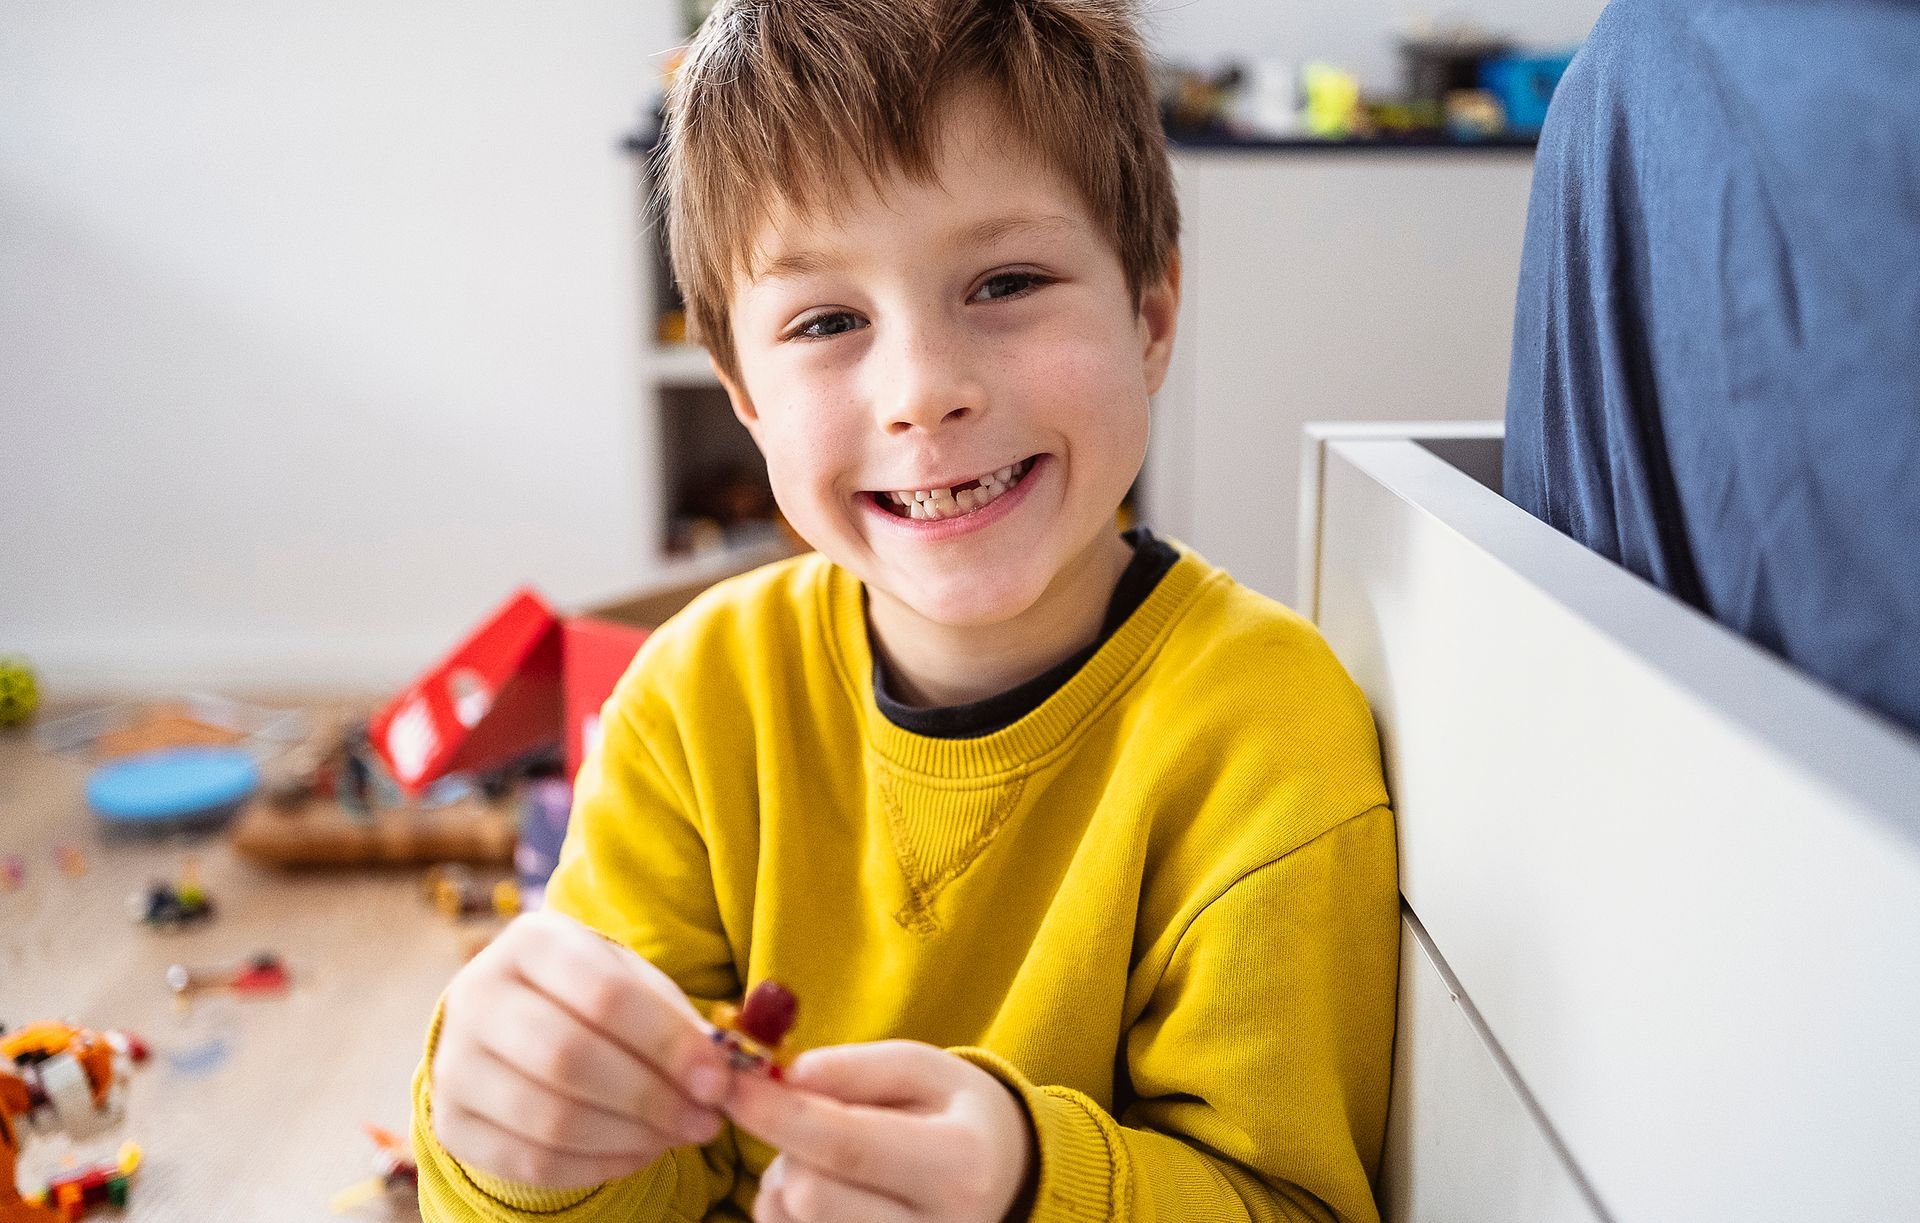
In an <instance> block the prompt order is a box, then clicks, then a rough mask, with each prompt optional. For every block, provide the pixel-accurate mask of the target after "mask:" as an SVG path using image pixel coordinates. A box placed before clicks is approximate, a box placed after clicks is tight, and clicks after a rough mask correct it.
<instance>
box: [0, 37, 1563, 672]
mask: <svg viewBox="0 0 1920 1223" xmlns="http://www.w3.org/2000/svg"><path fill="white" fill-rule="evenodd" d="M1150 3H1151V5H1152V7H1153V9H1154V12H1153V16H1152V22H1151V34H1152V37H1153V38H1154V40H1155V41H1156V43H1157V44H1158V46H1159V47H1160V48H1161V50H1162V51H1163V52H1164V53H1168V54H1177V55H1183V56H1186V57H1188V58H1194V59H1203V60H1204V59H1212V58H1217V57H1218V55H1219V54H1220V53H1221V52H1222V51H1224V50H1226V49H1228V48H1233V49H1236V50H1240V51H1245V52H1249V53H1260V54H1272V55H1276V56H1279V57H1282V58H1288V59H1304V58H1308V57H1309V56H1313V55H1324V56H1327V57H1331V58H1334V59H1345V60H1348V61H1351V62H1354V63H1355V64H1356V66H1363V65H1364V62H1365V59H1366V56H1368V55H1370V54H1373V55H1377V56H1378V57H1380V61H1381V62H1383V63H1385V64H1386V65H1387V67H1386V71H1387V72H1388V73H1391V71H1392V67H1391V48H1390V43H1389V41H1388V38H1387V34H1388V32H1389V31H1390V29H1391V28H1393V27H1395V26H1396V25H1398V24H1399V23H1400V22H1401V20H1402V18H1403V14H1402V13H1401V12H1400V11H1398V10H1397V9H1395V8H1394V7H1393V6H1392V5H1391V4H1389V3H1386V0H1370V2H1367V3H1335V2H1334V0H1314V2H1312V3H1293V4H1278V3H1271V2H1270V0H1237V2H1233V3H1229V2H1227V0H1150ZM1598 7H1599V6H1598V3H1597V0H1585V2H1581V0H1551V2H1550V3H1547V4H1545V5H1542V6H1538V7H1537V8H1536V7H1530V6H1527V5H1523V4H1522V3H1520V0H1486V3H1485V4H1484V5H1483V6H1482V11H1483V12H1484V13H1485V14H1487V16H1488V17H1489V19H1491V20H1494V21H1495V22H1496V23H1497V24H1508V25H1511V26H1512V27H1514V28H1515V29H1516V31H1521V32H1533V31H1544V34H1543V36H1549V35H1550V36H1552V37H1559V36H1560V32H1561V31H1564V32H1566V33H1567V34H1568V35H1569V36H1571V35H1576V34H1578V33H1579V32H1580V31H1581V30H1584V28H1585V24H1586V23H1587V22H1588V21H1590V20H1591V18H1592V15H1593V14H1594V13H1595V12H1597V10H1598ZM678 10H679V4H678V0H548V2H546V3H542V4H539V5H528V4H516V3H507V2H504V0H483V2H475V0H467V2H460V0H410V2H409V3H406V4H386V3H375V2H373V0H330V2H329V3H324V4H315V3H310V2H308V3H293V2H292V0H255V2H252V3H242V2H241V0H178V2H177V3H172V4H167V5H151V4H141V3H133V2H132V0H92V2H90V3H88V4H84V5H76V4H67V3H61V2H59V0H12V2H11V3H7V4H4V5H0V653H6V652H10V651H24V652H25V653H27V654H28V655H29V656H30V657H31V658H32V659H33V660H34V661H35V663H36V664H37V665H38V666H39V668H40V669H41V671H42V674H43V677H44V678H45V679H47V680H48V681H49V686H50V688H51V689H52V690H54V691H56V692H62V691H64V692H73V691H76V690H78V689H82V688H97V687H100V686H122V687H125V686H143V687H159V688H164V687H178V686H187V685H196V686H200V685H204V686H223V687H238V686H243V685H252V684H265V685H272V684H283V685H300V684H318V683H324V684H328V685H333V686H343V687H353V686H368V685H371V686H374V687H385V686H387V685H390V684H393V683H395V682H397V681H399V680H401V679H403V678H405V677H406V676H407V675H409V674H411V673H412V672H413V671H415V670H416V669H418V668H419V667H420V666H422V665H424V664H425V663H426V662H427V661H429V660H431V659H432V658H433V657H434V656H436V655H437V654H438V653H440V652H441V651H442V650H443V649H444V648H445V647H446V646H447V645H448V644H450V643H451V642H452V641H453V640H454V639H455V638H456V636H457V635H458V634H459V633H460V632H461V631H462V630H463V629H464V628H466V627H467V626H468V625H469V624H471V623H472V622H473V621H474V620H475V619H476V618H477V617H478V616H479V615H481V614H482V613H483V612H484V611H485V610H486V609H487V608H489V607H491V606H492V605H493V604H494V603H495V602H496V601H498V600H499V599H500V598H501V597H502V596H503V595H504V594H505V593H506V592H507V591H508V589H509V588H511V587H512V586H514V585H516V584H518V583H522V582H531V583H533V584H535V585H536V586H538V587H539V588H540V589H542V590H543V591H545V592H546V593H547V594H548V595H549V596H550V597H551V598H553V599H554V600H555V601H556V602H559V603H561V604H562V605H566V606H578V605H581V604H583V603H589V602H592V601H594V600H597V599H599V598H601V597H604V596H608V595H612V594H617V593H619V592H622V591H625V590H628V589H630V588H632V587H634V586H636V585H639V584H641V583H643V582H644V581H645V580H647V578H648V577H649V576H650V574H651V573H652V572H653V566H654V563H655V561H654V551H653V550H654V545H655V542H656V541H657V539H658V538H659V534H660V532H659V520H658V515H659V510H660V507H659V494H658V490H657V489H656V488H655V487H654V485H655V483H656V481H657V474H656V473H657V472H658V470H659V467H658V462H659V456H658V455H657V453H656V450H657V441H658V439H657V435H656V432H655V430H654V428H653V425H652V422H651V420H650V419H649V418H648V417H647V415H646V411H645V409H644V407H643V404H644V402H645V401H644V399H643V396H642V395H641V393H640V386H641V380H640V378H639V377H638V376H637V375H638V370H637V368H636V366H637V362H638V360H639V359H638V358H636V351H635V350H636V345H635V339H636V334H637V332H636V326H637V323H636V319H635V315H636V312H637V311H636V301H637V298H638V296H639V295H638V292H637V286H636V283H635V276H636V271H637V268H636V264H637V254H636V250H635V247H634V237H635V226H634V219H633V204H634V201H633V198H632V193H633V182H632V178H631V168H630V165H629V163H628V161H627V159H626V158H625V157H624V156H623V155H621V154H619V153H618V152H616V145H617V141H618V139H619V137H620V136H621V135H622V134H623V133H624V132H626V131H627V130H628V129H629V128H630V127H631V126H632V124H633V122H634V119H635V116H636V113H637V110H638V107H639V105H640V104H641V102H642V100H643V99H644V98H645V97H646V96H647V94H648V93H649V91H650V89H651V88H652V86H653V82H654V80H655V78H656V75H657V64H656V61H655V59H654V58H653V57H654V55H655V53H657V52H659V51H662V50H664V49H665V48H667V47H668V46H670V45H671V44H672V43H673V42H674V41H676V26H677V14H678Z"/></svg>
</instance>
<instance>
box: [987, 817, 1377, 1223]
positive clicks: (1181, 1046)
mask: <svg viewBox="0 0 1920 1223" xmlns="http://www.w3.org/2000/svg"><path fill="white" fill-rule="evenodd" d="M1398 894H1399V889H1398V883H1397V879H1396V871H1395V852H1394V834H1393V817H1392V814H1391V812H1389V810H1388V809H1387V808H1386V807H1376V808H1374V809H1372V810H1370V811H1368V812H1366V813H1364V814H1362V815H1360V816H1357V817H1354V818H1352V819H1349V820H1347V821H1345V822H1344V823H1342V824H1340V825H1338V826H1336V827H1334V828H1333V829H1331V830H1329V831H1328V832H1325V833H1323V834H1321V835H1320V836H1319V837H1318V838H1316V839H1315V840H1313V841H1311V842H1309V843H1307V844H1306V845H1303V846H1301V847H1300V848H1298V849H1296V850H1294V851H1292V852H1291V853H1289V854H1287V855H1286V856H1285V857H1283V858H1280V859H1278V860H1276V861H1273V862H1269V863H1267V864H1266V865H1264V866H1261V867H1258V868H1256V869H1255V870H1253V871H1251V872H1249V873H1247V874H1246V875H1243V876H1242V877H1241V878H1240V879H1239V880H1237V881H1236V882H1235V883H1234V884H1233V885H1232V886H1231V887H1229V888H1228V889H1227V890H1226V891H1225V892H1224V893H1223V894H1222V895H1220V896H1219V897H1218V898H1216V899H1215V900H1213V901H1212V902H1211V903H1209V904H1208V905H1206V907H1205V908H1204V909H1202V910H1201V911H1200V912H1199V913H1198V915H1197V916H1195V917H1194V919H1193V920H1192V922H1191V923H1190V924H1189V926H1188V928H1187V930H1186V932H1185V933H1184V934H1183V935H1182V937H1181V939H1180V942H1179V945H1178V947H1177V948H1176V949H1175V951H1174V954H1173V957H1172V959H1171V960H1170V962H1169V963H1168V966H1167V969H1166V972H1165V974H1164V975H1163V977H1162V978H1161V981H1160V984H1159V987H1158V988H1157V989H1156V990H1155V991H1154V993H1153V995H1152V997H1151V1000H1150V1001H1149V1003H1148V1005H1147V1008H1146V1010H1145V1011H1144V1012H1143V1013H1142V1015H1141V1016H1140V1018H1139V1020H1138V1021H1137V1022H1136V1023H1135V1024H1134V1025H1133V1027H1132V1028H1131V1029H1130V1030H1129V1032H1128V1033H1127V1037H1126V1053H1125V1062H1126V1065H1125V1070H1126V1075H1125V1077H1124V1078H1123V1080H1122V1088H1123V1091H1124V1088H1125V1086H1126V1084H1127V1083H1128V1082H1130V1083H1131V1088H1132V1091H1131V1093H1130V1095H1129V1096H1127V1098H1124V1099H1122V1100H1120V1101H1118V1102H1117V1107H1118V1108H1119V1109H1120V1116H1119V1117H1117V1118H1116V1117H1114V1116H1112V1115H1110V1114H1109V1113H1108V1112H1107V1111H1106V1110H1104V1109H1102V1108H1101V1107H1100V1106H1099V1105H1098V1104H1097V1103H1096V1102H1095V1101H1093V1100H1092V1099H1090V1098H1088V1097H1087V1096H1086V1095H1084V1094H1082V1093H1081V1092H1078V1091H1074V1090H1072V1089H1070V1088H1066V1087H1058V1086H1046V1085H1036V1084H1034V1083H1032V1082H1030V1081H1028V1080H1027V1079H1026V1078H1025V1077H1024V1076H1023V1075H1022V1074H1021V1073H1020V1071H1019V1070H1018V1069H1017V1068H1016V1067H1014V1066H1013V1065H1012V1064H1011V1063H1009V1062H1007V1061H1006V1060H1005V1059H1003V1058H1001V1057H999V1056H997V1055H995V1054H993V1053H990V1052H987V1051H985V1050H979V1049H959V1050H955V1052H956V1053H958V1054H959V1055H961V1056H963V1057H965V1058H967V1059H968V1060H969V1061H972V1062H974V1063H975V1064H976V1065H979V1066H981V1067H982V1068H983V1069H985V1070H987V1071H989V1072H990V1073H992V1074H994V1075H995V1076H997V1077H998V1078H1000V1079H1001V1080H1002V1081H1003V1082H1005V1083H1006V1084H1007V1085H1008V1087H1010V1088H1011V1089H1012V1090H1013V1091H1014V1092H1015V1093H1016V1094H1017V1095H1018V1096H1019V1097H1020V1099H1021V1101H1022V1103H1024V1104H1025V1106H1026V1108H1027V1112H1028V1115H1029V1116H1030V1117H1031V1119H1032V1121H1033V1125H1034V1133H1035V1135H1036V1137H1037V1142H1038V1150H1039V1162H1040V1168H1039V1181H1038V1189H1037V1192H1036V1194H1035V1198H1034V1206H1033V1211H1032V1213H1031V1215H1030V1216H1029V1218H1030V1219H1031V1221H1032V1223H1068V1221H1070V1220H1089V1221H1090V1220H1105V1219H1112V1220H1116V1221H1119V1223H1133V1221H1144V1220H1175V1219H1179V1220H1204V1221H1211V1220H1236V1221H1238V1220H1263V1221H1264V1220H1289V1221H1293V1220H1314V1221H1315V1223H1327V1221H1331V1220H1338V1221H1339V1223H1377V1220H1378V1218H1379V1214H1378V1210H1377V1208H1376V1206H1375V1204H1374V1199H1373V1192H1372V1180H1373V1177H1374V1175H1375V1174H1376V1173H1377V1171H1378V1168H1379V1161H1380V1148H1381V1145H1382V1143H1383V1141H1384V1138H1385V1132H1386V1109H1387V1087H1388V1078H1389V1073H1390V1068H1391V1062H1392V1053H1393V1024H1394V991H1395V982H1396V976H1397V972H1398V961H1399V931H1398V923H1399V902H1398Z"/></svg>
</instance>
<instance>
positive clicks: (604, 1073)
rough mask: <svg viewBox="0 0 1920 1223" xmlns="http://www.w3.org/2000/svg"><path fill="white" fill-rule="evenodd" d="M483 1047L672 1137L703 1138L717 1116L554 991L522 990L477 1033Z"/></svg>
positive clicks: (531, 1075)
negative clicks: (554, 997) (586, 1020)
mask: <svg viewBox="0 0 1920 1223" xmlns="http://www.w3.org/2000/svg"><path fill="white" fill-rule="evenodd" d="M474 1040H475V1042H476V1043H477V1044H478V1045H479V1046H480V1051H481V1052H482V1054H484V1055H485V1056H487V1057H489V1058H490V1059H492V1060H493V1061H496V1062H501V1063H504V1064H506V1065H507V1066H510V1067H512V1068H513V1069H514V1070H515V1071H516V1072H517V1073H518V1074H520V1075H521V1076H523V1077H525V1078H527V1079H529V1080H531V1081H533V1082H535V1083H538V1084H539V1085H540V1086H542V1087H543V1088H545V1089H546V1090H548V1091H551V1092H554V1093H555V1094H557V1095H560V1096H564V1097H566V1098H568V1099H571V1100H575V1101H578V1102H579V1103H581V1104H582V1105H587V1106H592V1107H594V1108H597V1109H603V1110H605V1111H606V1112H609V1113H612V1114H613V1115H615V1116H618V1117H625V1118H629V1119H631V1120H635V1121H640V1122H643V1123H645V1124H646V1125H648V1126H651V1127H652V1128H653V1129H655V1130H657V1131H658V1132H659V1133H661V1134H662V1135H664V1136H665V1137H666V1138H667V1139H668V1140H669V1141H668V1142H667V1144H666V1145H668V1146H672V1145H675V1144H676V1143H680V1142H686V1141H689V1140H692V1141H704V1140H705V1139H704V1138H703V1137H701V1136H702V1135H704V1134H706V1133H707V1132H708V1131H709V1130H711V1129H712V1128H713V1127H714V1125H715V1124H716V1123H717V1121H718V1114H717V1113H715V1112H714V1110H713V1109H711V1108H709V1107H707V1106H705V1105H701V1104H698V1103H696V1102H695V1101H693V1100H692V1099H690V1098H688V1096H687V1095H686V1094H685V1093H684V1092H683V1091H681V1089H680V1088H679V1087H677V1086H676V1085H674V1084H673V1083H672V1082H670V1081H669V1080H668V1079H667V1078H666V1077H665V1076H664V1075H662V1074H661V1073H660V1071H658V1070H656V1069H655V1068H654V1067H653V1065H652V1064H651V1063H650V1062H647V1061H645V1060H644V1059H641V1058H638V1057H635V1056H634V1055H633V1054H632V1053H631V1052H629V1051H628V1050H626V1049H625V1048H623V1047H621V1046H618V1045H615V1044H614V1043H613V1042H612V1041H611V1040H609V1039H608V1038H607V1037H606V1036H605V1035H604V1034H603V1033H601V1032H600V1031H599V1030H597V1029H595V1028H591V1027H588V1026H587V1025H586V1024H584V1023H582V1022H581V1021H580V1020H579V1019H578V1018H577V1017H576V1016H574V1015H573V1014H572V1013H571V1012H568V1011H566V1010H565V1009H563V1008H562V1007H560V1006H559V1005H558V1004H557V1003H555V1002H554V1001H553V1000H552V999H551V998H547V997H545V996H544V995H541V994H536V993H533V992H531V991H521V992H520V993H517V994H514V995H512V996H510V997H509V998H506V999H503V1000H502V1002H501V1003H500V1011H499V1014H498V1015H497V1016H495V1018H494V1022H492V1023H490V1024H488V1025H487V1026H486V1027H485V1028H484V1029H483V1030H482V1031H480V1032H479V1033H476V1034H475V1036H474Z"/></svg>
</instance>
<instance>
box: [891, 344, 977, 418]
mask: <svg viewBox="0 0 1920 1223" xmlns="http://www.w3.org/2000/svg"><path fill="white" fill-rule="evenodd" d="M962 358H963V354H960V353H957V352H954V351H953V350H951V349H950V348H947V347H946V346H944V345H931V344H924V343H922V344H903V345H902V346H901V349H900V351H899V352H898V354H897V356H896V359H895V360H893V361H890V362H888V363H887V365H888V366H889V367H890V368H888V369H887V370H885V372H884V373H883V374H882V379H881V385H880V387H879V388H878V390H879V393H878V394H876V396H875V398H874V402H875V406H876V407H877V408H878V409H879V413H878V414H879V418H880V426H881V428H883V429H884V430H886V432H887V433H888V434H890V435H896V436H897V435H899V434H903V433H909V432H912V431H913V430H915V429H920V430H925V431H928V432H932V431H934V430H937V429H940V428H943V427H946V426H949V425H954V424H958V423H959V422H960V421H962V420H966V419H969V418H971V417H975V416H979V415H980V414H981V413H982V412H984V411H985V410H986V405H987V393H986V387H985V386H984V385H983V384H982V382H981V381H980V379H978V378H976V377H974V376H973V375H972V374H971V372H969V371H968V370H967V369H966V367H965V366H966V362H965V361H964V360H963V359H962Z"/></svg>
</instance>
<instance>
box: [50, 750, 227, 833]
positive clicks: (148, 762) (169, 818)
mask: <svg viewBox="0 0 1920 1223" xmlns="http://www.w3.org/2000/svg"><path fill="white" fill-rule="evenodd" d="M259 788H260V766H259V765H257V764H255V763H254V761H253V757H252V756H250V755H248V754H247V753H246V752H243V751H240V750H238V749H236V748H225V747H185V748H170V749H168V750H167V751H162V752H144V753H142V754H140V755H138V756H128V757H127V758H126V759H124V760H115V761H112V762H110V763H107V764H103V765H101V766H100V767H99V768H97V769H95V770H94V771H93V776H91V777H89V778H88V779H87V805H88V806H90V807H92V808H93V809H94V811H95V813H97V814H98V815H99V816H100V818H101V819H104V820H106V821H107V822H108V823H109V824H113V825H117V826H119V827H123V828H168V827H176V826H179V825H184V824H193V825H200V824H215V823H220V822H222V821H224V820H226V819H227V818H228V817H230V816H232V815H233V814H234V812H236V811H238V810H239V809H240V804H241V803H243V802H245V801H246V800H247V799H248V798H249V797H250V796H251V795H252V794H253V792H254V791H255V790H257V789H259Z"/></svg>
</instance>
